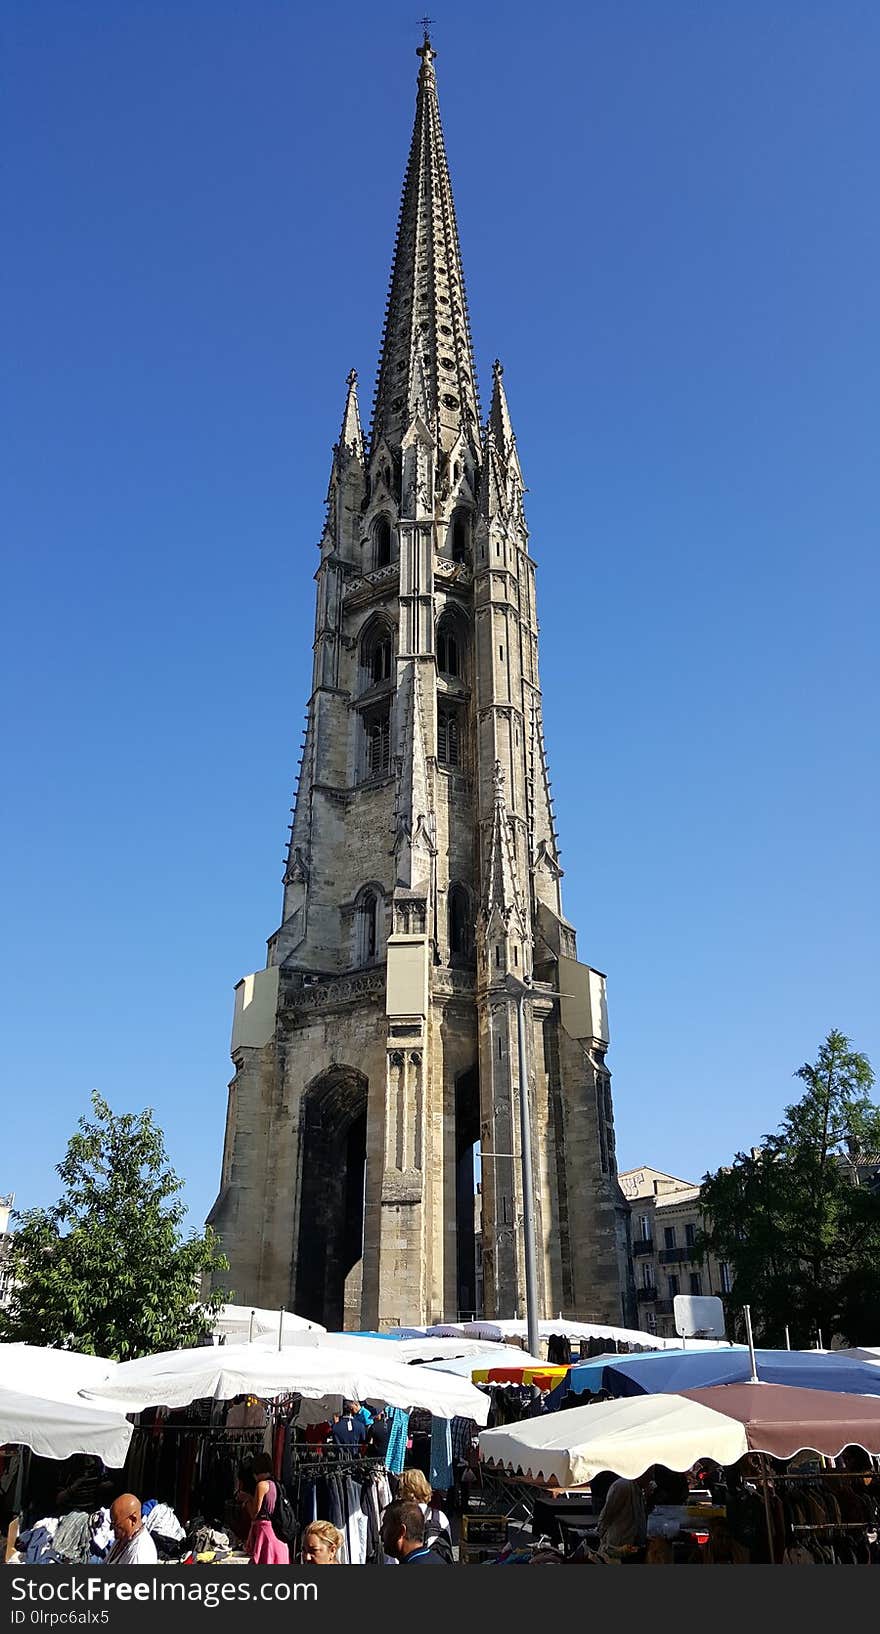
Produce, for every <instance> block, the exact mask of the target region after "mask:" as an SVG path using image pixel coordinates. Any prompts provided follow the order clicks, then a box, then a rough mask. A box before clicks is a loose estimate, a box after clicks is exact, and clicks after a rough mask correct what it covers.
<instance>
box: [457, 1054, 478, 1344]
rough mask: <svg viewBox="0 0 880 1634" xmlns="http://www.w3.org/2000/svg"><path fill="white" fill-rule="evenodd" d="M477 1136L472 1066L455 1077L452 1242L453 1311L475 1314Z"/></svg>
mask: <svg viewBox="0 0 880 1634" xmlns="http://www.w3.org/2000/svg"><path fill="white" fill-rule="evenodd" d="M479 1138H480V1085H479V1077H478V1074H477V1069H476V1067H471V1068H470V1070H469V1071H468V1072H463V1073H462V1075H461V1077H460V1078H456V1080H455V1242H456V1286H457V1289H458V1312H457V1315H459V1316H460V1317H462V1318H463V1319H465V1320H467V1319H469V1318H471V1317H475V1316H479V1314H480V1312H479V1309H478V1300H477V1243H476V1218H475V1212H476V1190H477V1188H476V1176H475V1170H474V1148H475V1146H476V1144H477V1141H478V1140H479Z"/></svg>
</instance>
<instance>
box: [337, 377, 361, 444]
mask: <svg viewBox="0 0 880 1634" xmlns="http://www.w3.org/2000/svg"><path fill="white" fill-rule="evenodd" d="M345 383H346V385H347V387H348V392H347V394H346V398H345V412H344V414H343V416H342V430H341V432H340V434H339V447H340V448H341V449H343V450H344V451H345V452H346V453H349V454H354V455H355V456H356V457H357V458H358V459H361V460H362V459H363V457H364V434H363V431H362V430H361V417H360V413H359V411H358V399H357V369H350V370H349V373H348V375H347V377H346V382H345Z"/></svg>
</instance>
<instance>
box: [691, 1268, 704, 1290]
mask: <svg viewBox="0 0 880 1634" xmlns="http://www.w3.org/2000/svg"><path fill="white" fill-rule="evenodd" d="M702 1292H703V1279H702V1277H701V1276H700V1273H699V1271H692V1272H691V1293H692V1294H695V1295H697V1296H699V1295H700V1294H701V1293H702Z"/></svg>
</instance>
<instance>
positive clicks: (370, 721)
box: [364, 709, 391, 777]
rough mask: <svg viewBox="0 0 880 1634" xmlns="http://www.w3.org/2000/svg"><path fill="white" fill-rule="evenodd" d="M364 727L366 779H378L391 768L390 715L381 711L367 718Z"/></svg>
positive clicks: (384, 710) (385, 711)
mask: <svg viewBox="0 0 880 1634" xmlns="http://www.w3.org/2000/svg"><path fill="white" fill-rule="evenodd" d="M364 725H365V731H366V737H367V765H366V772H367V776H368V777H380V776H381V775H382V773H383V772H387V771H388V770H389V768H390V766H391V715H390V711H389V710H387V709H383V710H381V711H380V712H377V713H376V714H374V715H370V716H368V718H367V720H366V722H365V723H364Z"/></svg>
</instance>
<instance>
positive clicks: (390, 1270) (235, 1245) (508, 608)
mask: <svg viewBox="0 0 880 1634" xmlns="http://www.w3.org/2000/svg"><path fill="white" fill-rule="evenodd" d="M418 55H419V56H420V57H421V68H420V72H419V76H418V96H417V102H416V115H415V128H414V131H413V138H412V146H411V149H410V154H409V161H408V165H407V171H406V178H405V181H404V187H403V198H402V202H401V208H400V218H399V222H398V229H397V239H396V243H395V249H394V265H393V271H392V276H391V289H390V295H389V299H388V307H387V313H386V320H385V328H384V334H383V341H382V352H381V358H380V362H379V373H378V383H377V388H376V397H375V404H374V411H373V423H372V430H371V435H370V438H369V442H367V440H366V439H365V437H364V434H363V431H362V428H361V420H360V415H359V410H358V402H357V393H356V376H355V374H354V372H352V374H351V375H350V376H349V380H348V395H347V399H346V403H345V412H344V416H343V421H342V431H341V435H340V438H339V442H338V443H337V444H336V446H335V448H334V451H333V461H332V467H331V473H330V487H329V492H328V495H327V513H326V521H325V524H324V531H323V534H322V537H321V542H320V563H319V566H318V571H317V574H316V580H317V586H318V589H317V615H316V621H315V644H314V672H313V682H312V693H311V697H310V700H309V705H308V711H307V716H306V726H305V737H304V742H303V749H302V760H301V764H300V772H299V783H298V787H297V793H296V802H295V807H294V817H293V824H292V828H291V838H290V848H289V854H288V861H287V870H286V873H285V876H284V885H285V892H284V909H283V918H282V923H281V926H280V928H279V929H278V930H277V931H276V932H275V934H274V935H273V936H272V937H271V938H270V941H269V954H268V962H267V968H266V969H265V970H263V971H261V972H259V973H257V974H256V975H252V976H248V977H246V978H245V979H244V981H242V982H240V983H239V986H238V988H237V990H236V1012H235V1021H234V1029H233V1040H232V1057H233V1061H234V1065H235V1076H234V1078H233V1080H232V1083H231V1085H230V1090H229V1111H228V1118H227V1125H226V1140H225V1150H224V1158H223V1173H222V1181H221V1189H220V1193H219V1196H218V1199H217V1202H216V1203H215V1205H214V1208H213V1210H212V1213H211V1216H210V1218H211V1221H212V1223H213V1224H214V1226H215V1227H216V1229H217V1231H218V1233H219V1235H220V1237H221V1239H222V1242H223V1245H224V1248H225V1250H226V1253H227V1255H228V1257H229V1260H230V1264H231V1272H230V1275H229V1278H228V1280H229V1282H230V1284H231V1286H232V1287H233V1288H234V1289H235V1291H236V1297H237V1298H238V1299H240V1300H243V1301H245V1302H253V1303H254V1304H259V1305H264V1306H276V1305H278V1306H280V1305H285V1306H287V1307H288V1308H289V1307H293V1308H294V1309H295V1310H297V1311H298V1312H299V1313H300V1314H302V1315H304V1316H310V1317H313V1318H316V1319H320V1320H322V1321H324V1322H325V1323H326V1324H328V1325H329V1326H331V1327H340V1326H342V1325H343V1324H344V1325H346V1326H348V1327H354V1328H361V1327H364V1328H374V1327H381V1326H383V1325H393V1324H397V1323H413V1324H416V1323H418V1324H421V1323H427V1322H436V1321H440V1320H442V1319H443V1318H444V1317H445V1318H447V1319H454V1318H455V1317H456V1316H457V1315H458V1314H459V1313H461V1314H463V1315H472V1314H474V1313H475V1309H476V1288H477V1274H476V1255H475V1248H476V1231H475V1213H476V1211H475V1186H474V1147H475V1144H476V1143H477V1142H479V1143H480V1146H481V1148H482V1151H483V1153H484V1154H486V1155H484V1156H483V1157H482V1160H481V1183H480V1203H481V1218H480V1221H479V1227H478V1229H479V1236H480V1239H481V1250H482V1272H483V1276H482V1283H483V1306H484V1313H485V1314H486V1315H487V1316H492V1315H496V1316H513V1315H517V1314H522V1313H523V1309H524V1275H523V1263H522V1260H523V1255H522V1222H521V1215H522V1199H521V1192H520V1163H519V1158H518V1143H519V1121H518V1096H519V1082H518V1071H517V1033H516V1026H517V1016H516V1009H517V1007H516V1000H515V996H514V994H513V993H512V992H511V989H510V986H509V984H508V977H509V976H513V977H516V978H521V977H523V976H526V977H532V978H533V982H534V993H533V997H531V999H530V1000H529V1001H528V1005H527V1016H528V1023H527V1055H528V1061H529V1072H530V1079H531V1083H530V1092H531V1106H532V1128H533V1132H534V1152H533V1162H534V1173H535V1188H536V1206H537V1241H538V1279H539V1286H540V1293H541V1300H542V1308H543V1311H544V1313H545V1315H548V1316H549V1315H552V1314H555V1313H557V1312H559V1311H562V1312H565V1313H566V1314H568V1315H573V1316H574V1315H580V1316H583V1317H593V1318H596V1319H604V1320H612V1321H613V1320H619V1319H620V1316H621V1298H622V1292H623V1289H624V1288H625V1278H626V1270H625V1262H626V1231H625V1218H624V1215H625V1207H626V1205H625V1204H624V1203H623V1200H622V1197H621V1194H620V1193H619V1190H618V1187H617V1179H616V1168H615V1159H614V1135H613V1125H612V1111H611V1092H610V1082H609V1076H608V1069H607V1067H606V1065H605V1050H606V1046H607V1043H608V1032H607V1024H606V1012H605V999H604V979H603V977H602V976H601V975H600V974H599V973H598V972H597V971H594V970H592V969H590V968H589V967H588V966H585V965H581V964H579V963H578V962H577V958H576V947H575V933H574V930H573V929H572V927H571V925H569V924H568V922H567V921H566V920H565V919H564V917H563V914H562V903H561V895H560V878H561V869H560V866H559V855H558V848H557V837H556V828H555V824H554V818H553V811H552V806H551V800H550V785H549V776H548V768H547V758H546V754H545V748H544V735H543V729H542V715H541V693H540V688H539V682H538V621H537V614H536V609H535V562H534V560H533V559H532V556H531V555H530V552H529V539H528V532H527V529H526V523H525V518H524V514H523V479H522V474H521V471H520V465H519V459H518V457H517V449H516V442H515V439H514V435H513V430H512V428H511V421H510V415H509V412H508V406H507V401H506V397H505V391H504V384H503V380H502V370H501V366H500V364H498V363H496V365H495V370H494V380H493V389H492V401H491V408H490V412H489V417H488V422H487V424H486V426H485V428H484V429H483V430H482V431H481V428H480V416H479V405H478V397H477V386H476V378H475V371H474V360H473V353H472V347H471V340H470V334H469V329H468V317H467V307H466V303H465V290H464V279H463V276H462V267H461V258H460V252H459V243H458V231H457V227H456V221H455V212H454V208H453V202H452V190H451V186H450V180H449V173H448V169H447V162H446V154H445V151H444V145H443V134H442V130H441V126H440V115H439V109H438V104H437V90H436V82H435V72H434V61H433V59H434V52H433V50H432V48H431V45H430V42H429V40H428V39H427V37H426V39H425V42H424V44H423V46H422V47H421V49H420V51H419V53H418ZM558 994H563V995H565V996H564V997H561V998H560V997H557V996H556V995H558Z"/></svg>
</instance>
